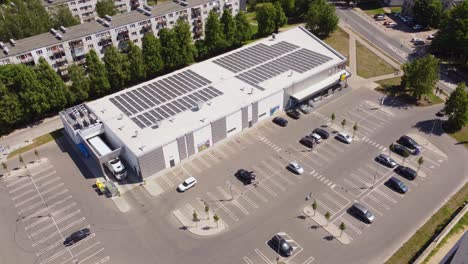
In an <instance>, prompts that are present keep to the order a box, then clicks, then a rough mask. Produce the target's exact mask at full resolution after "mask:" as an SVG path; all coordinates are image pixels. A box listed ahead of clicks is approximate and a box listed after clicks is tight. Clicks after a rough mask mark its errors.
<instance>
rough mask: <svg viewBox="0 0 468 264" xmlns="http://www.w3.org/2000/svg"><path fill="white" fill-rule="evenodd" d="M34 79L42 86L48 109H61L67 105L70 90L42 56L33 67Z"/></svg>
mask: <svg viewBox="0 0 468 264" xmlns="http://www.w3.org/2000/svg"><path fill="white" fill-rule="evenodd" d="M34 71H35V72H36V79H37V80H38V81H39V83H40V84H41V85H42V87H44V91H45V93H46V95H47V101H48V104H49V106H50V110H61V109H63V108H64V107H65V106H66V105H67V98H69V97H70V95H69V93H70V91H69V90H68V88H67V87H66V86H65V83H64V82H63V81H62V79H61V78H60V76H58V75H57V72H56V71H55V70H54V69H52V67H51V66H50V65H49V63H47V61H46V60H45V59H44V58H43V57H40V58H39V63H38V65H37V66H36V67H35V68H34Z"/></svg>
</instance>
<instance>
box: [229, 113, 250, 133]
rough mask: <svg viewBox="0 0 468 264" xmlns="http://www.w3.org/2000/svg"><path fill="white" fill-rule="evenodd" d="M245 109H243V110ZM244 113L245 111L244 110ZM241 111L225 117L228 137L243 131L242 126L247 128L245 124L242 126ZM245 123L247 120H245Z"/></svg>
mask: <svg viewBox="0 0 468 264" xmlns="http://www.w3.org/2000/svg"><path fill="white" fill-rule="evenodd" d="M243 109H245V108H243ZM244 112H245V110H244ZM242 121H243V120H242V111H241V110H239V111H236V112H234V113H232V114H230V115H228V116H227V117H226V134H227V136H228V137H230V136H232V135H235V134H237V133H239V132H241V131H242V129H244V126H245V127H247V122H245V124H243V122H242ZM246 121H247V120H246Z"/></svg>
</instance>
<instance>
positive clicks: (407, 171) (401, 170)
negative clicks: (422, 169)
mask: <svg viewBox="0 0 468 264" xmlns="http://www.w3.org/2000/svg"><path fill="white" fill-rule="evenodd" d="M395 172H396V173H397V174H398V175H400V176H402V177H405V178H406V179H408V180H410V181H412V180H414V179H416V176H417V174H416V171H414V170H413V169H411V168H409V167H405V166H402V165H400V166H398V167H396V169H395Z"/></svg>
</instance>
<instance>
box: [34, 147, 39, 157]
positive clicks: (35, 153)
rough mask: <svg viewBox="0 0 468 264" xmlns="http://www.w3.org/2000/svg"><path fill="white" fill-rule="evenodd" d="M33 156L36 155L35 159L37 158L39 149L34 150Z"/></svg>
mask: <svg viewBox="0 0 468 264" xmlns="http://www.w3.org/2000/svg"><path fill="white" fill-rule="evenodd" d="M34 156H36V159H39V151H37V149H35V150H34Z"/></svg>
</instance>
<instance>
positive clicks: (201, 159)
mask: <svg viewBox="0 0 468 264" xmlns="http://www.w3.org/2000/svg"><path fill="white" fill-rule="evenodd" d="M204 156H205V155H199V156H198V158H199V160H200V162H201V163H203V165H205V166H206V167H208V168H210V167H211V164H210V163H209V162H208V161H206V160H205V157H204Z"/></svg>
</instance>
